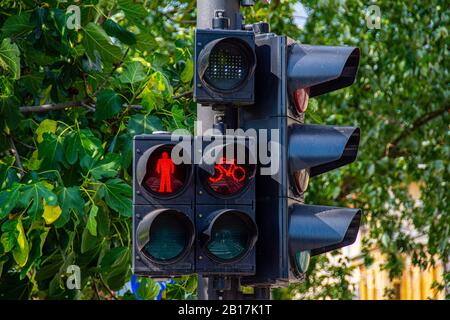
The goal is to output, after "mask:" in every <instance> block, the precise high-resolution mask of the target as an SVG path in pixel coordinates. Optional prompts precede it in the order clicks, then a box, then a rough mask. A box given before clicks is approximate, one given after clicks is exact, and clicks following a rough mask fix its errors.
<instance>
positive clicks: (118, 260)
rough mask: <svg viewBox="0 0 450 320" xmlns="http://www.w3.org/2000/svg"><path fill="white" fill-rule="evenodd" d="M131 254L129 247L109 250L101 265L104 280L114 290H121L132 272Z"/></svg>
mask: <svg viewBox="0 0 450 320" xmlns="http://www.w3.org/2000/svg"><path fill="white" fill-rule="evenodd" d="M130 259H131V252H130V249H129V248H128V247H117V248H113V249H111V250H109V251H108V252H107V253H106V254H105V256H104V257H103V258H102V261H101V263H100V268H101V272H102V274H103V279H104V280H105V282H106V283H107V284H108V286H109V287H110V288H111V289H112V290H120V289H122V287H123V285H124V284H125V282H126V280H127V278H128V274H129V272H130V262H129V261H130Z"/></svg>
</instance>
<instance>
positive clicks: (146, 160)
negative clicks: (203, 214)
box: [133, 134, 195, 277]
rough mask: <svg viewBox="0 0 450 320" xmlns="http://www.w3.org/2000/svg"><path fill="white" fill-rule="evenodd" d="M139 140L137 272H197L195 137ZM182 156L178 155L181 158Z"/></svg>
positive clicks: (135, 171) (136, 149)
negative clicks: (193, 147) (193, 152)
mask: <svg viewBox="0 0 450 320" xmlns="http://www.w3.org/2000/svg"><path fill="white" fill-rule="evenodd" d="M180 139H181V140H182V141H184V143H179V142H180V141H172V136H171V135H170V134H154V135H140V136H135V137H134V139H133V149H134V152H133V154H134V160H133V176H134V179H133V272H134V273H135V274H137V275H140V276H154V277H158V276H160V277H164V276H173V275H181V274H191V273H193V272H194V271H195V253H194V241H195V216H194V205H195V200H194V196H195V186H194V166H193V165H192V162H190V161H182V160H183V159H189V160H190V159H191V158H192V137H190V136H185V137H181V138H180ZM175 158H177V159H175Z"/></svg>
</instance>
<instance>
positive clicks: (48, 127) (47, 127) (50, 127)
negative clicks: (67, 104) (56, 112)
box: [36, 119, 58, 143]
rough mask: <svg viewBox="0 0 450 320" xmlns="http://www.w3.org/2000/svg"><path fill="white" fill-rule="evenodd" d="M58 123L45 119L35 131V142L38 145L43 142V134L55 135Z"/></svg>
mask: <svg viewBox="0 0 450 320" xmlns="http://www.w3.org/2000/svg"><path fill="white" fill-rule="evenodd" d="M57 124H58V122H56V121H55V120H51V119H45V120H44V121H42V122H41V123H40V124H39V126H38V127H37V129H36V140H37V142H38V143H41V142H42V141H44V138H43V137H42V135H43V134H44V133H46V132H47V133H55V132H56V127H57Z"/></svg>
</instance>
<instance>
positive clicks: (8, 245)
mask: <svg viewBox="0 0 450 320" xmlns="http://www.w3.org/2000/svg"><path fill="white" fill-rule="evenodd" d="M16 237H17V235H16V234H15V233H13V232H5V233H3V234H2V236H1V238H0V241H1V243H2V245H3V250H4V251H5V252H10V251H11V250H12V249H13V248H14V246H15V245H16Z"/></svg>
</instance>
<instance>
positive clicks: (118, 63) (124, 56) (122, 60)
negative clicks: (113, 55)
mask: <svg viewBox="0 0 450 320" xmlns="http://www.w3.org/2000/svg"><path fill="white" fill-rule="evenodd" d="M129 51H130V48H127V50H125V53H124V54H123V56H122V59H120V60H119V62H117V63H116V64H115V65H114V67H113V68H112V69H111V71H110V72H109V74H108V75H107V76H106V78H105V79H104V80H103V82H102V83H101V84H100V85H99V86H98V87H97V89H96V90H95V91H94V93H93V94H92V96H93V97H95V96H96V95H97V94H98V93H99V92H100V91H101V90H102V89H103V88H104V87H105V86H106V85H107V83H108V81H109V79H111V77H112V76H113V75H114V72H116V70H117V69H119V68H120V67H121V66H122V65H123V63H124V61H125V58H126V57H127V55H128V52H129Z"/></svg>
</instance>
